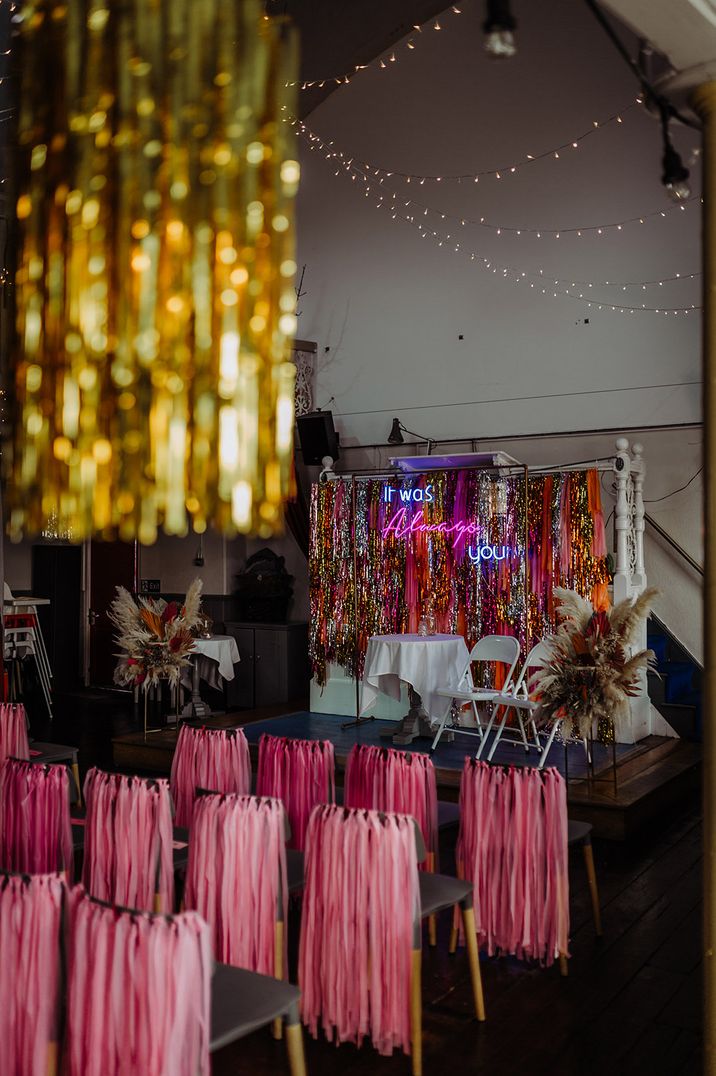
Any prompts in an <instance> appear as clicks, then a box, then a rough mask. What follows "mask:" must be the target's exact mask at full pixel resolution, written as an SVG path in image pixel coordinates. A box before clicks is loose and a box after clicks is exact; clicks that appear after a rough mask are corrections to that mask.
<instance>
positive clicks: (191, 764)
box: [170, 725, 251, 828]
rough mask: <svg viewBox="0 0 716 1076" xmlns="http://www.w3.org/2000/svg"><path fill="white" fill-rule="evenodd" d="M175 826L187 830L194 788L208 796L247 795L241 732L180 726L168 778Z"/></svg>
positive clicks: (245, 748) (245, 746)
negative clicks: (202, 790) (203, 790)
mask: <svg viewBox="0 0 716 1076" xmlns="http://www.w3.org/2000/svg"><path fill="white" fill-rule="evenodd" d="M170 786H171V792H172V799H173V801H174V807H175V809H176V816H175V822H176V824H177V826H186V827H187V828H188V827H189V826H191V819H192V813H193V809H194V800H195V798H196V790H197V788H203V789H206V790H207V791H209V792H237V793H239V795H242V796H247V795H248V794H249V793H250V791H251V759H250V756H249V745H248V743H247V742H246V736H245V735H244V730H243V729H205V728H193V727H192V726H191V725H182V728H181V731H180V733H179V739H178V741H177V746H176V750H175V752H174V758H173V760H172V771H171V777H170Z"/></svg>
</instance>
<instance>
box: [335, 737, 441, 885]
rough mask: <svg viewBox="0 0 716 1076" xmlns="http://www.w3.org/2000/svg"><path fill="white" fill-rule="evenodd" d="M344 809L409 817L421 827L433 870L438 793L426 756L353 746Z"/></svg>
mask: <svg viewBox="0 0 716 1076" xmlns="http://www.w3.org/2000/svg"><path fill="white" fill-rule="evenodd" d="M344 802H345V805H346V807H367V808H370V809H373V810H376V811H396V812H397V813H398V814H409V815H410V816H411V817H412V818H414V819H415V821H416V822H417V823H418V826H419V827H420V832H421V833H422V835H423V840H424V842H425V847H426V849H427V851H428V859H426V860H425V861H424V863H423V864H421V866H422V868H423V869H424V870H433V869H434V866H435V860H436V857H437V850H438V792H437V782H436V780H435V767H434V766H433V763H432V760H431V759H430V758H429V757H428V756H427V755H423V754H420V753H418V752H417V751H415V752H410V751H396V750H395V749H394V748H388V747H370V746H368V745H361V744H356V745H355V746H354V747H353V748H352V749H351V752H350V754H349V755H348V761H347V763H346V774H345V797H344Z"/></svg>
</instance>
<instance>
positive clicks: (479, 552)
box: [467, 545, 512, 564]
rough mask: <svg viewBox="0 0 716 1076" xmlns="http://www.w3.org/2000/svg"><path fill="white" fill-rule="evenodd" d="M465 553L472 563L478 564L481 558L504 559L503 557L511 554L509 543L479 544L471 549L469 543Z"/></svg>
mask: <svg viewBox="0 0 716 1076" xmlns="http://www.w3.org/2000/svg"><path fill="white" fill-rule="evenodd" d="M467 555H468V557H469V558H470V560H471V561H472V563H473V564H479V563H480V561H481V560H504V559H505V557H510V556H512V547H511V546H509V545H479V546H477V547H476V548H475V549H473V548H472V546H471V545H469V546H468V547H467Z"/></svg>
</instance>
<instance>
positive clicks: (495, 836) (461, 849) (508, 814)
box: [455, 758, 569, 964]
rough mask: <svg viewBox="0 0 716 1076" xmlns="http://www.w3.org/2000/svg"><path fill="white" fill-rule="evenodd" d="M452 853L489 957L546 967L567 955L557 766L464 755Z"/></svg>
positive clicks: (563, 803) (563, 818) (561, 788)
mask: <svg viewBox="0 0 716 1076" xmlns="http://www.w3.org/2000/svg"><path fill="white" fill-rule="evenodd" d="M455 855H456V861H457V866H458V870H459V871H460V872H461V874H462V877H464V878H466V879H467V880H468V881H470V882H472V885H473V890H474V907H475V924H476V930H477V935H478V940H479V942H480V944H481V945H483V946H484V947H485V948H486V949H487V951H488V953H490V954H493V953H495V952H498V951H499V952H501V953H509V954H512V955H515V956H518V957H524V958H526V959H533V960H539V961H540V962H542V963H545V964H551V963H552V962H553V961H554V960H555V959H556V958H557V957H558V956H559V954H560V953H565V954H566V953H567V946H568V939H569V873H568V862H567V859H568V856H567V790H566V784H565V781H564V779H563V778H562V777H561V775H560V774H559V773H558V771H557V770H556V769H546V770H537V769H534V768H532V767H527V766H507V767H503V766H491V765H489V764H488V763H485V762H478V761H476V760H475V759H472V758H466V759H465V764H464V767H463V771H462V780H461V784H460V832H459V835H458V842H457V848H456V852H455Z"/></svg>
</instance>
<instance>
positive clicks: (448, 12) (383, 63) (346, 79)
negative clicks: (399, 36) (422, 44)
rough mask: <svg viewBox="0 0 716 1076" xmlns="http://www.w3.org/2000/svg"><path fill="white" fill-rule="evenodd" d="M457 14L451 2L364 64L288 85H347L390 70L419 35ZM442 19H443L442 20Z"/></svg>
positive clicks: (436, 29)
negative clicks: (373, 72) (364, 75)
mask: <svg viewBox="0 0 716 1076" xmlns="http://www.w3.org/2000/svg"><path fill="white" fill-rule="evenodd" d="M456 15H462V8H461V7H459V6H458V5H457V4H451V5H450V6H449V7H448V8H446V9H445V11H443V12H442V13H441V14H440V15H438V16H437V17H434V18H430V19H428V20H427V21H426V22H423V23H421V24H419V23H414V24H413V27H412V31H411V32H410V33H409V34H408V35H407V37H405V38H404V39H403V40H402V41H400V42H399V43H398V44H396V45H395V46H394V47H393V48H392V49H389V50H388V51H386V52H383V53H381V55H380V56H376V57H375V59H373V60H369V61H368V62H367V63H364V64H354V65H353V66H352V67H351V68H350V69H348V70H346V71H343V72H342V73H340V74H332V75H323V76H321V77H320V78H311V79H299V80H297V81H295V82H287V83H286V85H287V86H297V87H298V89H299V90H312V89H316V88H318V89H323V87H324V86H347V85H348V84H349V83H350V82H352V81H353V79H354V78H355V77H356V75H359V74H360V73H361V72H362V71H369V70H378V71H390V70H392V68H393V65H394V64H396V63H397V62H398V60H399V57H400V56H401V55H403V56H405V55H407V54H409V53H411V52H413V51H414V50H415V49H416V48H417V47H418V41H419V39H420V38H419V35H420V34H423V33H426V34H427V33H429V32H431V31H432V32H438V33H439V32H440V31H442V30H444V29H445V27H446V26H447V25H448V24H449V22H451V21H452V20H453V18H454V16H456ZM441 20H442V21H441Z"/></svg>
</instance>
